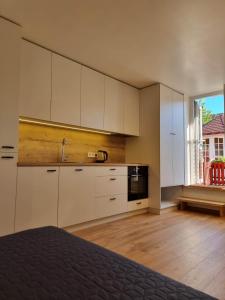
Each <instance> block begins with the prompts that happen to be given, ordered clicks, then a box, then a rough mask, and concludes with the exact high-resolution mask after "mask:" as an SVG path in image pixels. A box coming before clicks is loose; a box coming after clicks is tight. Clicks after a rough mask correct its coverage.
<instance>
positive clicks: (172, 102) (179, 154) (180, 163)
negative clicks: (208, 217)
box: [160, 85, 185, 187]
mask: <svg viewBox="0 0 225 300" xmlns="http://www.w3.org/2000/svg"><path fill="white" fill-rule="evenodd" d="M184 143H185V141H184V100H183V95H182V94H180V93H178V92H175V91H173V90H172V89H170V88H167V87H165V86H163V85H160V173H161V187H166V186H176V185H182V184H184V168H185V158H184Z"/></svg>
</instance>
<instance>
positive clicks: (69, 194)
mask: <svg viewBox="0 0 225 300" xmlns="http://www.w3.org/2000/svg"><path fill="white" fill-rule="evenodd" d="M95 173H96V172H95V167H61V168H60V176H59V214H58V218H59V219H58V220H59V226H60V227H66V226H70V225H75V224H79V223H82V222H86V221H90V220H93V219H94V218H95V194H94V191H95Z"/></svg>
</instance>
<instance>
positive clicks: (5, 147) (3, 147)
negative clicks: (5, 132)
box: [2, 146, 14, 149]
mask: <svg viewBox="0 0 225 300" xmlns="http://www.w3.org/2000/svg"><path fill="white" fill-rule="evenodd" d="M2 149H14V147H13V146H2Z"/></svg>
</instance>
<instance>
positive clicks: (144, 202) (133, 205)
mask: <svg viewBox="0 0 225 300" xmlns="http://www.w3.org/2000/svg"><path fill="white" fill-rule="evenodd" d="M147 207H149V199H140V200H135V201H129V202H128V211H134V210H138V209H143V208H147Z"/></svg>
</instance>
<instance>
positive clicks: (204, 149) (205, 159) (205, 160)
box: [202, 139, 210, 162]
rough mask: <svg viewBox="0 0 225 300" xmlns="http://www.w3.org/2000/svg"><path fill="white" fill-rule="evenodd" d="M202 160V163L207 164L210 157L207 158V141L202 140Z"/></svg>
mask: <svg viewBox="0 0 225 300" xmlns="http://www.w3.org/2000/svg"><path fill="white" fill-rule="evenodd" d="M202 151H203V160H204V162H209V161H210V157H209V139H205V140H203V149H202Z"/></svg>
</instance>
